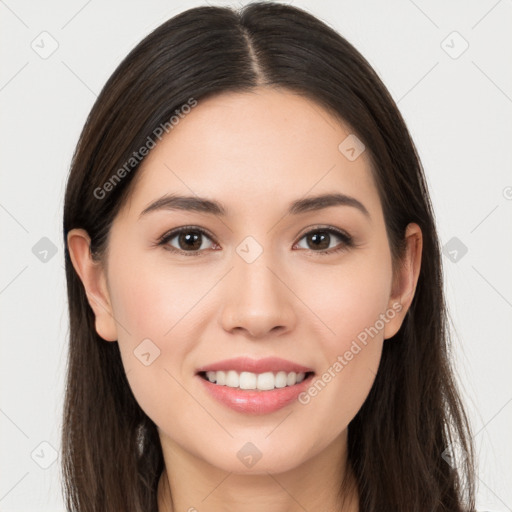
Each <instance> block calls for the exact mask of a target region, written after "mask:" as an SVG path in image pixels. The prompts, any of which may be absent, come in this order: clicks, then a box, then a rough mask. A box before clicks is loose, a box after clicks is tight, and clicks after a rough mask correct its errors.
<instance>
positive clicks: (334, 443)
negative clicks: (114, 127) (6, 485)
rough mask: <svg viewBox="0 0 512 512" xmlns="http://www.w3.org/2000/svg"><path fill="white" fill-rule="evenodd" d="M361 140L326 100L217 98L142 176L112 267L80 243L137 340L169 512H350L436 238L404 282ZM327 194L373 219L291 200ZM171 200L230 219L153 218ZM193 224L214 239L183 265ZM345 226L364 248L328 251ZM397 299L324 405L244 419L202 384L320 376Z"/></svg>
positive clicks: (103, 332) (100, 290)
mask: <svg viewBox="0 0 512 512" xmlns="http://www.w3.org/2000/svg"><path fill="white" fill-rule="evenodd" d="M350 133H351V132H350V130H349V129H348V128H347V127H346V126H344V125H343V124H342V123H340V122H339V121H338V120H336V119H335V118H334V117H332V116H331V115H330V114H329V113H328V112H327V111H325V110H324V109H322V108H321V107H320V106H318V105H317V104H316V103H314V102H312V101H310V100H308V99H305V98H303V97H300V96H297V95H295V94H293V93H291V92H289V91H285V90H278V89H269V88H258V89H255V90H253V91H251V92H249V93H247V92H245V93H225V94H223V95H221V96H217V97H213V98H210V99H207V100H204V101H199V103H198V105H197V106H196V107H195V108H194V109H193V110H192V111H191V112H190V113H189V114H188V115H187V116H186V117H185V118H184V119H182V120H181V121H180V123H179V124H178V125H177V126H175V127H174V129H173V130H172V132H170V133H169V135H167V136H166V137H165V138H164V139H163V140H162V141H161V142H160V143H158V144H157V146H156V147H155V148H154V149H152V150H151V152H150V154H149V155H148V156H147V157H146V159H145V160H144V161H143V163H142V164H141V168H140V169H139V170H138V173H139V174H138V176H137V180H136V182H135V183H134V185H135V186H134V187H133V189H132V191H131V194H130V196H129V199H128V201H127V202H126V203H125V204H124V205H123V207H122V208H121V210H120V212H119V214H118V215H117V217H116V218H115V220H114V222H113V225H112V228H111V233H110V238H109V245H108V252H107V254H106V255H105V257H104V259H103V260H102V261H100V262H97V261H95V260H93V259H92V258H91V256H90V252H89V237H88V235H87V233H86V232H85V231H83V230H81V229H74V230H72V231H70V233H69V235H68V245H69V250H70V254H71V258H72V262H73V265H74V267H75V269H76V271H77V273H78V274H79V276H80V278H81V279H82V282H83V284H84V287H85V290H86V293H87V297H88V300H89V303H90V305H91V307H92V309H93V311H94V313H95V317H96V330H97V332H98V334H99V335H100V336H101V337H102V338H103V339H104V340H106V341H105V343H107V342H114V341H117V342H118V343H119V348H120V352H121V357H122V360H123V365H124V367H125V370H126V372H127V378H128V381H129V383H130V386H131V388H132V390H133V393H134V396H135V398H136V399H137V401H138V403H139V404H140V406H141V407H142V409H143V410H144V411H145V413H146V414H147V415H148V416H149V417H150V418H151V419H152V420H153V421H154V422H155V423H156V425H157V426H158V429H159V434H160V439H161V442H162V448H163V454H164V459H165V465H166V470H165V471H164V473H163V474H162V477H161V479H160V484H159V489H158V502H159V511H160V512H164V511H165V512H168V511H173V512H177V511H188V510H190V511H193V510H194V508H195V509H196V510H197V511H198V512H211V511H218V510H223V511H225V512H234V511H236V512H255V511H261V510H265V511H266V512H285V511H287V512H295V511H303V510H304V509H306V510H323V511H334V510H340V504H339V503H338V501H337V497H336V494H337V490H338V487H339V483H340V481H341V478H342V476H343V474H344V472H345V470H346V464H345V459H346V439H347V425H348V424H349V422H350V421H351V420H352V418H353V417H354V416H355V415H356V413H357V411H358V410H359V409H360V407H361V406H362V404H363V402H364V400H365V398H366V396H367V395H368V392H369V390H370V388H371V386H372V384H373V381H374V378H375V374H376V372H377V368H378V364H379V361H380V357H381V351H382V346H383V344H384V343H385V342H386V341H385V340H386V339H388V338H391V337H392V336H393V335H394V334H395V333H396V332H397V331H398V329H399V328H400V326H401V324H402V322H403V320H404V317H405V314H406V312H407V309H408V308H409V306H410V304H411V301H412V299H413V296H414V292H415V289H416V284H417V279H418V275H419V270H420V265H421V248H422V237H421V230H420V228H419V227H418V226H417V225H416V224H412V223H411V224H409V225H408V226H407V229H406V232H405V237H406V242H407V245H406V252H405V255H404V259H403V261H402V263H403V264H402V265H400V266H398V269H397V271H396V272H395V273H393V270H392V260H391V253H390V248H389V243H388V239H387V235H386V230H385V224H384V217H383V212H382V208H381V204H380V200H379V196H378V191H377V188H376V186H375V183H374V181H373V178H372V175H371V171H370V161H369V159H368V156H367V153H366V152H363V153H362V154H361V155H360V156H359V157H358V158H357V159H356V160H354V161H350V160H348V159H347V158H346V157H345V156H344V155H343V154H342V153H341V152H340V151H339V150H338V145H339V144H340V142H341V141H343V140H344V139H345V138H346V137H347V136H348V135H349V134H350ZM324 193H340V194H345V195H347V196H351V197H353V198H355V199H357V200H358V201H359V202H360V203H361V204H363V205H364V207H365V209H366V210H367V212H368V215H366V214H365V213H363V212H362V211H361V210H360V209H358V208H356V207H354V206H350V205H342V206H330V207H328V208H323V209H319V210H314V211H305V212H302V213H299V214H289V215H287V214H286V211H287V209H288V205H289V204H290V203H291V202H293V201H295V200H298V199H303V198H304V197H310V196H316V195H319V194H324ZM164 194H180V195H187V196H200V197H203V198H207V199H210V200H215V201H219V202H220V203H222V205H223V206H224V207H225V208H226V210H227V212H226V215H225V216H224V217H221V216H216V215H213V214H211V213H204V212H197V211H180V210H170V209H157V210H154V211H151V212H148V213H146V214H144V215H141V213H142V212H143V211H144V210H145V209H146V208H147V207H148V205H150V204H151V203H152V202H154V201H156V200H158V199H159V198H161V197H162V196H163V195H164ZM181 226H193V227H194V228H195V229H196V230H197V228H202V229H204V230H206V231H207V232H208V233H210V234H211V236H210V237H209V236H207V235H203V236H202V237H201V238H200V239H199V241H198V244H197V246H196V247H198V248H196V249H194V251H195V253H197V254H199V255H197V256H191V255H187V254H183V253H185V252H186V250H187V246H186V244H184V243H183V242H182V241H181V244H180V237H179V236H174V237H173V238H172V239H171V240H168V241H167V247H169V246H170V247H173V248H174V249H176V250H177V251H179V250H180V249H181V251H182V253H173V252H171V251H170V250H167V249H166V248H165V246H164V245H157V240H158V239H159V237H161V236H162V235H164V234H165V233H166V232H168V231H170V230H171V229H174V228H179V227H181ZM329 227H332V228H335V229H338V230H341V231H343V232H346V233H348V234H349V235H350V236H351V237H352V239H353V241H354V245H353V246H347V245H345V244H344V241H343V239H341V238H338V236H337V235H336V234H330V235H327V239H326V241H325V245H321V247H320V248H316V246H315V244H314V243H313V242H312V241H311V238H312V236H313V235H315V234H316V235H318V234H321V233H322V232H323V233H325V231H322V229H324V230H325V229H326V228H329ZM189 232H190V231H189ZM192 232H194V229H192ZM311 232H312V233H311ZM310 233H311V235H310V236H306V235H308V234H310ZM248 236H251V237H252V238H253V239H254V240H256V241H257V243H258V244H259V245H260V246H261V248H262V251H263V252H262V253H261V254H260V256H259V257H258V258H256V259H255V260H254V261H252V262H251V263H248V262H247V261H246V260H245V259H244V258H242V257H241V256H240V254H239V253H238V252H237V248H238V247H239V245H240V244H241V242H242V241H243V240H244V239H245V238H246V237H248ZM329 236H330V238H329ZM313 238H314V237H313ZM340 247H341V248H342V250H341V251H339V252H333V250H334V249H336V248H340ZM251 250H254V249H251ZM320 250H330V251H331V253H329V254H320V253H319V251H320ZM190 252H191V251H190V250H189V251H188V254H190ZM393 304H395V311H394V313H395V314H394V315H393V318H391V319H389V318H388V317H386V318H387V319H388V321H387V322H384V326H383V328H382V329H380V330H379V333H378V335H376V336H374V337H373V338H369V342H368V343H367V345H365V346H364V348H362V350H361V351H360V352H359V353H358V354H357V355H355V356H354V357H353V359H351V360H350V361H349V362H348V363H347V364H346V365H345V366H344V367H343V370H342V371H340V372H338V373H337V374H336V377H335V378H333V379H332V380H331V381H330V382H329V383H328V384H327V385H326V386H325V387H324V388H323V389H322V391H321V392H320V393H318V394H317V395H316V396H315V397H314V398H312V399H311V401H310V402H309V403H308V404H306V405H303V404H301V403H299V402H298V401H294V402H293V403H292V404H290V405H288V406H286V407H285V408H283V409H280V410H278V411H275V412H273V413H269V414H263V415H250V414H244V413H241V412H237V411H234V410H231V409H230V408H228V407H226V406H225V405H224V404H222V403H219V402H217V401H216V400H214V399H213V398H212V397H211V396H210V395H209V394H208V393H207V392H206V391H205V389H204V385H203V383H202V382H200V381H199V380H198V379H199V377H197V375H196V370H197V368H199V367H200V366H203V365H206V364H210V363H214V362H216V361H220V360H223V359H229V358H233V357H238V356H249V357H251V358H253V359H260V358H263V357H269V356H276V357H280V358H283V359H288V360H291V361H293V362H295V363H299V364H302V365H304V366H307V367H311V368H313V369H314V371H315V374H316V376H317V377H319V376H321V375H322V374H323V373H324V372H325V371H326V370H327V369H328V368H329V367H332V366H333V364H334V363H335V362H336V360H337V357H338V356H339V355H343V354H345V352H346V351H347V350H350V347H351V343H352V342H353V340H355V339H356V337H357V335H358V334H360V333H361V332H362V331H364V330H365V328H369V327H371V326H374V325H376V321H377V320H378V319H379V318H380V317H379V315H381V314H383V313H385V312H386V311H389V310H390V309H393ZM397 304H401V309H400V311H398V312H397V311H396V309H397V308H396V305H397ZM388 316H391V315H388ZM379 325H380V324H379ZM147 338H149V339H150V340H151V341H152V343H154V344H155V345H156V346H157V347H158V349H159V350H160V355H159V357H157V358H156V359H155V360H154V361H153V362H152V363H151V364H150V365H149V366H146V365H144V364H142V363H141V361H140V360H139V359H138V358H137V357H135V355H134V350H135V349H136V348H137V346H138V345H139V344H140V343H141V342H142V340H144V339H147ZM387 342H388V343H393V341H392V340H390V341H387ZM247 442H251V443H253V444H254V445H255V446H256V447H257V448H258V450H259V451H260V452H261V454H262V457H261V459H260V460H259V461H258V462H257V463H256V464H255V465H254V466H252V467H251V468H248V467H246V466H245V465H244V464H242V463H241V461H240V460H239V458H238V457H237V452H238V451H239V450H240V449H241V448H242V447H243V446H244V445H245V444H246V443H247ZM312 490H314V492H312ZM171 495H172V499H171ZM357 510H358V503H357V498H356V497H355V495H353V496H352V495H349V496H347V503H346V504H345V506H344V508H343V511H344V512H355V511H357Z"/></svg>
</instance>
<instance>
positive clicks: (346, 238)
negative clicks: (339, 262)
mask: <svg viewBox="0 0 512 512" xmlns="http://www.w3.org/2000/svg"><path fill="white" fill-rule="evenodd" d="M192 231H193V232H196V233H200V234H201V235H204V236H206V237H207V238H209V239H210V240H211V241H212V242H214V243H216V242H215V241H214V239H213V237H212V236H211V235H210V234H209V233H208V232H207V231H205V230H204V229H202V228H199V227H197V226H183V227H180V228H177V229H173V230H171V231H168V232H167V233H164V234H163V235H162V236H161V237H160V238H159V239H158V240H157V242H156V244H155V245H157V246H163V247H164V249H165V250H167V251H170V252H173V253H177V254H183V255H184V256H201V255H202V254H201V253H202V252H204V251H183V250H181V249H176V248H175V247H172V246H171V245H169V241H170V240H172V239H173V238H175V237H176V236H178V235H180V234H182V233H190V232H192ZM313 233H329V234H334V235H336V236H337V237H338V238H340V239H341V241H342V242H341V243H340V244H339V246H338V247H336V248H334V249H327V250H322V251H315V250H313V249H305V250H307V251H310V252H312V253H314V254H324V255H328V254H335V253H338V252H341V251H344V250H347V249H349V248H351V247H354V246H355V243H354V240H353V238H352V237H351V236H350V235H348V234H347V233H345V232H343V231H340V230H339V229H336V228H332V227H328V228H326V227H320V226H319V227H315V228H313V229H312V230H310V231H308V232H307V233H305V234H304V235H302V237H301V238H300V239H299V240H298V242H300V241H301V240H302V239H303V238H305V237H306V236H308V235H311V234H313ZM298 242H297V243H298ZM294 245H296V244H294Z"/></svg>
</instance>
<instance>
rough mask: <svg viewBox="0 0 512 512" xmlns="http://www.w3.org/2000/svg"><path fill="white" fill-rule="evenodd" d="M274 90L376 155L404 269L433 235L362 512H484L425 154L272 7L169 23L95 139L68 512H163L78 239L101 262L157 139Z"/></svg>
mask: <svg viewBox="0 0 512 512" xmlns="http://www.w3.org/2000/svg"><path fill="white" fill-rule="evenodd" d="M262 85H263V86H266V85H268V86H271V87H282V88H285V89H288V90H290V91H293V92H296V93H299V94H302V95H303V96H304V97H307V98H309V99H311V100H313V101H315V102H317V104H319V105H321V106H323V107H324V108H326V109H327V110H328V111H329V112H331V113H333V114H334V115H335V116H337V117H338V118H339V119H340V120H343V122H344V123H346V124H347V125H348V126H350V127H351V130H352V132H353V133H355V134H357V136H358V138H359V139H361V140H362V141H363V143H364V144H365V146H366V148H367V151H368V153H369V155H370V159H371V162H372V172H373V175H374V178H375V181H376V183H377V186H378V190H379V194H380V199H381V203H382V207H383V212H384V218H385V222H386V230H387V234H388V238H389V244H390V248H391V252H392V256H393V260H394V263H396V262H398V261H399V258H400V256H401V254H402V252H401V250H402V248H403V240H404V231H405V227H406V226H407V224H408V223H409V222H415V223H417V224H419V226H420V227H421V230H422V233H423V258H422V268H421V272H420V275H419V280H418V285H417V288H416V294H415V297H414V300H413V302H412V305H411V307H410V310H409V311H408V314H407V316H406V318H405V320H404V323H403V325H402V327H401V328H400V330H399V331H398V333H397V334H396V335H395V336H394V337H393V339H390V340H388V341H386V342H385V343H384V349H383V353H382V360H381V364H380V367H379V370H378V373H377V376H376V379H375V382H374V385H373V387H372V389H371V391H370V394H369V396H368V397H367V399H366V401H365V403H364V404H363V406H362V408H361V409H360V411H359V412H358V414H357V415H356V417H355V418H354V419H353V421H352V422H351V423H350V425H349V431H348V453H349V463H350V465H351V468H352V471H353V474H354V475H355V479H356V482H357V486H358V494H359V501H360V510H361V512H382V511H393V512H412V511H414V512H441V511H450V512H461V511H462V510H467V511H471V510H473V509H474V468H473V455H472V448H471V443H470V439H471V438H470V433H469V426H468V421H467V418H466V415H465V413H464V410H463V407H462V404H461V400H460V398H459V395H458V393H457V390H456V386H455V383H454V379H453V374H452V370H451V367H450V362H449V352H448V350H449V339H448V329H447V327H448V325H447V310H446V304H445V299H444V295H443V276H442V268H441V259H440V248H439V241H438V236H437V233H436V228H435V224H434V214H433V210H432V205H431V202H430V198H429V194H428V189H427V185H426V181H425V177H424V174H423V169H422V166H421V163H420V160H419V157H418V154H417V151H416V148H415V146H414V143H413V141H412V140H411V137H410V135H409V132H408V130H407V127H406V125H405V122H404V120H403V118H402V116H401V115H400V113H399V111H398V108H397V106H396V104H395V102H394V101H393V99H392V98H391V96H390V94H389V92H388V91H387V89H386V88H385V86H384V85H383V83H382V82H381V80H380V79H379V77H378V76H377V74H376V73H375V71H374V70H373V69H372V68H371V66H370V65H369V63H368V62H367V61H366V60H365V59H364V57H362V56H361V54H360V53H359V52H358V51H357V50H356V49H355V48H354V47H353V46H352V45H351V44H350V43H349V42H347V41H346V40H345V39H344V38H343V37H342V36H341V35H339V34H338V33H337V32H336V31H334V30H333V29H331V28H330V27H329V26H328V25H326V24H325V23H323V22H321V21H319V20H318V19H317V18H315V17H314V16H312V15H310V14H308V13H307V12H305V11H303V10H301V9H298V8H295V7H291V6H289V5H282V4H276V3H271V2H261V3H253V4H249V5H247V6H245V7H244V8H243V9H241V10H239V11H235V10H233V9H230V8H225V7H206V6H205V7H198V8H194V9H189V10H187V11H185V12H183V13H181V14H179V15H177V16H175V17H174V18H172V19H170V20H168V21H166V22H165V23H164V24H162V25H161V26H159V27H158V28H157V29H156V30H154V31H153V32H152V33H151V34H149V35H148V36H147V37H146V38H145V39H144V40H143V41H142V42H140V43H139V44H138V45H137V46H136V47H135V48H134V49H133V50H132V51H131V52H130V53H129V55H128V56H127V57H126V58H125V59H124V60H123V61H122V63H121V64H120V65H119V66H118V68H117V69H116V70H115V72H114V73H113V75H112V76H111V77H110V79H109V80H108V82H107V83H106V85H105V86H104V88H103V90H102V91H101V94H100V95H99V97H98V99H97V101H96V103H95V104H94V106H93V108H92V110H91V113H90V114H89V117H88V119H87V122H86V124H85V127H84V129H83V132H82V134H81V136H80V140H79V142H78V145H77V148H76V151H75V154H74V156H73V160H72V165H71V171H70V175H69V179H68V183H67V189H66V195H65V205H64V242H65V244H66V253H65V264H66V278H67V287H68V300H69V318H70V345H69V360H68V373H67V387H66V397H65V405H64V421H63V430H62V471H63V481H64V494H65V499H66V504H67V508H68V510H73V511H78V512H86V511H90V512H101V511H108V512H118V511H121V510H122V511H125V512H132V511H133V512H135V511H137V512H148V511H156V510H157V501H156V498H157V496H156V495H157V492H156V491H157V484H158V479H159V477H160V475H161V473H162V470H163V467H164V462H163V455H162V448H161V445H160V441H159V436H158V432H157V428H156V425H155V424H154V423H153V422H152V420H151V419H150V418H149V417H148V416H147V415H146V414H145V413H144V412H143V411H142V409H141V408H140V407H139V405H138V403H137V401H136V400H135V398H134V396H133V394H132V392H131V389H130V386H129V384H128V381H127V379H126V375H125V372H124V369H123V365H122V362H121V358H120V353H119V348H118V344H117V343H107V342H105V341H104V340H102V339H101V338H100V337H99V336H98V334H97V333H96V331H95V325H94V314H93V311H92V309H91V308H90V306H89V304H88V301H87V298H86V295H85V291H84V288H83V286H82V283H81V281H80V279H79V277H78V275H77V274H76V272H75V270H74V269H73V266H72V264H71V260H70V256H69V251H68V248H67V241H66V236H67V233H68V232H69V230H71V229H73V228H83V229H85V230H86V231H87V232H88V234H89V236H90V238H91V253H92V254H93V256H94V257H95V258H98V259H101V258H102V256H104V251H105V249H106V247H107V243H108V234H109V229H110V227H111V224H112V221H113V219H114V217H115V216H116V214H117V212H118V211H119V209H120V207H121V205H122V204H123V201H124V200H125V199H126V197H127V195H128V191H129V184H130V183H133V178H134V176H136V173H137V169H138V167H139V165H140V162H135V161H133V159H130V158H131V156H132V155H133V153H134V152H137V151H138V149H139V148H140V147H142V146H144V144H145V143H146V141H147V139H148V137H149V136H151V134H153V133H154V130H155V129H156V128H157V127H159V126H161V125H165V123H168V122H169V119H170V118H171V117H172V116H173V115H175V112H176V110H179V109H180V107H181V106H182V105H184V104H186V103H187V102H188V101H189V100H190V98H194V99H195V100H196V101H198V102H199V103H200V102H201V100H202V99H204V98H206V97H209V96H212V95H215V94H220V93H223V92H228V91H239V92H240V91H249V90H251V89H253V88H254V87H255V86H262ZM127 162H130V164H129V167H127V166H126V163H127ZM120 168H124V170H125V172H124V173H122V174H123V176H122V179H120V180H118V181H116V183H115V186H112V187H109V189H108V193H106V192H105V190H106V189H105V188H102V187H103V186H104V184H105V183H106V182H107V181H109V180H111V179H112V176H113V175H114V174H115V173H116V171H117V170H118V169H120ZM99 189H101V194H99V193H98V190H99ZM99 196H101V197H99ZM453 446H456V447H458V449H457V450H455V451H456V452H458V453H461V454H462V455H463V456H462V457H460V458H459V459H458V461H457V459H453V458H450V457H449V455H450V453H451V448H450V447H453ZM454 461H456V462H454ZM340 480H341V475H340ZM340 493H341V482H340Z"/></svg>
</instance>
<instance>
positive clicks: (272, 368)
mask: <svg viewBox="0 0 512 512" xmlns="http://www.w3.org/2000/svg"><path fill="white" fill-rule="evenodd" d="M229 370H235V371H236V372H239V373H240V372H251V373H265V372H279V371H284V372H286V373H290V372H296V373H301V372H303V373H306V372H312V371H314V370H313V369H312V368H307V367H306V366H302V365H300V364H297V363H293V362H292V361H287V360H286V359H280V358H279V357H265V358H263V359H258V360H256V359H250V358H249V357H236V358H234V359H225V360H224V361H218V362H216V363H213V364H209V365H207V366H202V367H201V368H198V369H197V373H200V372H210V371H211V372H217V371H229Z"/></svg>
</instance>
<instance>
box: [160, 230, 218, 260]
mask: <svg viewBox="0 0 512 512" xmlns="http://www.w3.org/2000/svg"><path fill="white" fill-rule="evenodd" d="M205 239H207V240H210V241H211V238H210V237H209V236H208V235H207V234H206V232H205V231H203V230H202V229H198V228H190V227H183V228H179V229H175V230H173V231H171V232H169V233H167V234H166V235H164V236H163V237H162V238H161V240H160V241H159V245H163V246H164V247H165V248H166V249H167V250H170V251H173V252H181V253H185V252H188V253H189V254H188V255H195V254H197V253H199V252H201V251H202V250H205V249H208V243H206V244H205ZM210 248H211V247H210ZM188 255H187V256H188Z"/></svg>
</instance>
